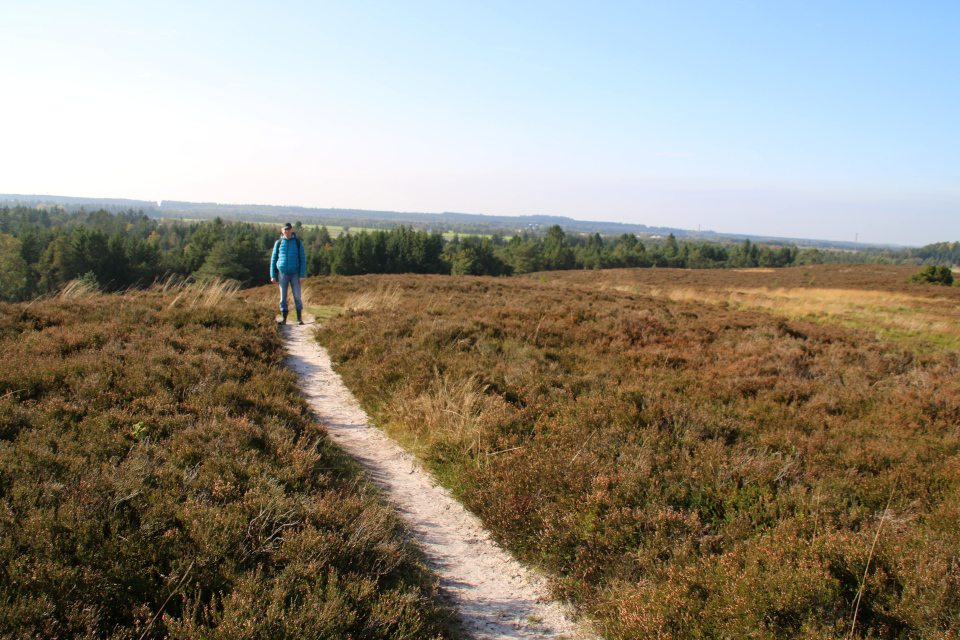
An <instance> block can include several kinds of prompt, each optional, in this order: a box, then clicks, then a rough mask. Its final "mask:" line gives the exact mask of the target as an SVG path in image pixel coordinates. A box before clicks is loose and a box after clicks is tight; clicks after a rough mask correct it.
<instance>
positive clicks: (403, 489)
mask: <svg viewBox="0 0 960 640" xmlns="http://www.w3.org/2000/svg"><path fill="white" fill-rule="evenodd" d="M305 320H307V321H308V324H307V325H306V326H297V325H288V326H286V327H284V328H283V331H284V336H285V340H286V344H287V349H288V352H289V356H288V358H287V359H286V361H285V364H286V365H287V366H288V367H289V368H290V369H292V370H293V371H295V372H296V373H297V374H298V375H299V376H300V381H301V382H300V384H301V389H302V390H303V393H304V395H305V396H306V398H307V400H308V402H309V403H310V407H311V408H312V409H313V411H314V413H315V414H316V415H317V417H319V418H320V420H322V422H323V423H324V425H325V426H326V427H327V431H328V432H329V433H330V436H331V437H332V438H333V440H334V441H335V442H336V443H337V444H339V445H340V446H341V447H343V449H344V450H345V451H347V452H348V453H349V454H350V455H351V456H353V457H354V458H355V459H356V460H357V461H359V463H360V464H361V465H363V467H364V468H365V469H366V470H367V473H368V475H369V476H370V478H371V479H372V480H373V482H374V483H376V484H377V486H379V487H380V489H381V490H382V491H383V493H384V495H385V497H386V498H387V500H388V501H389V502H390V503H391V504H393V505H394V506H395V508H396V509H397V511H398V513H399V514H400V516H401V517H402V518H403V520H404V521H405V522H406V524H407V528H408V530H409V531H410V533H411V535H412V536H413V538H414V539H415V540H416V542H417V543H418V544H419V545H420V547H421V548H422V549H423V551H424V554H425V556H426V558H427V562H428V563H429V565H430V566H431V568H432V569H433V571H434V572H436V574H437V575H438V576H439V579H440V586H441V592H442V594H443V596H444V597H445V598H447V599H448V601H449V602H450V604H451V606H452V608H453V609H455V610H456V611H457V612H458V613H459V616H460V620H461V623H462V625H463V628H464V630H465V631H466V635H467V636H468V637H471V638H476V639H477V640H488V639H490V640H494V639H496V640H501V639H513V638H524V639H532V638H570V639H582V640H586V639H594V638H596V637H597V636H595V635H593V634H591V633H589V632H588V631H586V630H585V629H584V628H581V627H578V625H576V624H574V623H573V622H572V621H571V619H570V617H569V616H568V614H567V612H566V611H565V609H564V608H562V607H561V606H560V605H558V604H557V603H555V602H553V601H551V599H550V595H549V592H548V590H547V588H546V584H545V581H544V579H543V578H542V577H541V576H539V575H537V574H536V573H535V572H533V571H531V570H530V569H527V568H526V567H524V566H522V565H521V564H519V563H518V562H517V561H516V560H514V559H513V558H512V557H511V556H510V555H509V554H507V553H506V552H504V551H503V550H502V549H500V548H499V547H498V546H497V545H496V544H494V542H493V541H492V540H491V538H490V535H489V533H488V532H487V531H486V530H485V529H484V528H483V526H482V525H481V524H480V521H479V520H478V519H477V518H476V517H475V516H474V515H473V514H471V513H469V512H468V511H467V510H466V509H464V508H463V506H462V505H460V503H459V502H457V501H456V500H454V499H453V498H452V497H451V496H450V495H449V493H448V492H447V491H446V490H445V489H444V488H443V487H441V486H439V485H438V484H437V483H436V482H435V481H434V480H433V478H432V477H431V476H430V475H429V474H428V473H427V472H426V471H424V470H423V469H422V468H421V467H420V465H419V464H417V462H416V461H415V460H414V459H413V457H412V456H411V455H410V454H409V453H407V452H406V451H404V450H403V449H402V448H401V447H400V446H399V445H398V444H397V443H396V442H394V441H393V440H391V439H390V438H388V437H387V436H385V435H384V434H383V433H382V432H381V431H379V430H378V429H376V428H375V427H372V426H371V425H370V423H369V419H368V417H367V415H366V413H365V412H364V411H363V409H361V408H360V405H359V404H358V403H357V400H356V399H355V398H354V397H353V394H351V393H350V390H349V389H347V388H346V386H344V384H343V381H342V380H341V379H340V376H339V375H338V374H337V373H336V372H335V371H333V368H332V367H331V364H330V357H329V356H328V355H327V352H326V350H325V349H323V347H321V346H320V345H319V344H317V342H316V341H315V340H313V336H312V331H311V324H312V320H313V318H308V317H307V316H305Z"/></svg>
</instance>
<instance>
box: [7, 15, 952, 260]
mask: <svg viewBox="0 0 960 640" xmlns="http://www.w3.org/2000/svg"><path fill="white" fill-rule="evenodd" d="M958 33H960V3H956V2H945V1H940V2H930V1H924V0H917V1H915V2H909V3H907V2H884V1H877V2H869V3H868V2H845V1H842V0H841V1H839V2H837V1H835V2H825V1H819V0H815V1H809V2H799V1H796V2H793V1H786V2H784V1H779V2H774V1H772V0H771V1H762V0H756V1H754V2H736V1H720V0H716V1H690V2H643V1H637V2H599V3H593V2H591V3H587V2H529V1H523V0H517V1H514V2H501V1H499V0H494V1H489V2H457V1H447V2H367V1H364V0H359V1H355V2H341V1H323V0H321V1H316V2H290V1H283V0H281V1H278V2H271V3H261V2H180V1H177V0H173V1H166V2H162V3H161V2H137V3H128V2H119V1H115V2H105V1H96V0H95V1H91V2H85V3H73V2H56V1H46V0H38V1H34V2H18V1H14V2H4V3H2V4H0V82H2V84H0V87H2V100H0V116H2V122H3V124H2V128H0V140H2V147H3V151H4V153H3V154H2V159H0V193H20V194H46V195H62V196H80V197H92V198H99V197H102V198H135V199H143V200H185V201H195V202H199V201H212V202H220V203H237V204H273V205H297V206H305V207H342V208H352V209H374V210H376V209H380V210H392V211H410V212H413V211H416V212H428V213H440V212H444V211H456V212H461V213H477V214H488V215H561V216H568V217H571V218H575V219H578V220H596V221H611V222H627V223H634V224H647V225H652V226H669V227H676V228H682V229H697V228H698V226H699V227H701V228H702V229H703V230H712V231H718V232H725V233H746V234H752V235H763V236H780V237H795V238H816V239H824V240H846V241H853V240H854V238H855V236H856V237H857V238H858V239H859V241H860V242H866V243H890V244H902V245H923V244H928V243H932V242H940V241H957V240H960V124H958V114H960V71H958V70H960V37H958V35H957V34H958Z"/></svg>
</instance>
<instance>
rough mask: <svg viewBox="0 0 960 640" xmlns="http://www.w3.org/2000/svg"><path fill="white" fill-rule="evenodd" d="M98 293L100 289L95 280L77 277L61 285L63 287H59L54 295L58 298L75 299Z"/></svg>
mask: <svg viewBox="0 0 960 640" xmlns="http://www.w3.org/2000/svg"><path fill="white" fill-rule="evenodd" d="M100 293H101V289H100V287H99V286H98V285H97V283H96V282H90V281H89V280H83V279H77V280H71V281H70V282H68V283H67V284H65V285H63V288H62V289H60V292H59V293H58V294H57V295H56V298H57V299H58V300H76V299H78V298H86V297H89V296H94V295H99V294H100Z"/></svg>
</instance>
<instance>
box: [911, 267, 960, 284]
mask: <svg viewBox="0 0 960 640" xmlns="http://www.w3.org/2000/svg"><path fill="white" fill-rule="evenodd" d="M910 282H918V283H920V284H939V285H943V286H945V287H949V286H951V285H952V284H953V272H952V271H951V270H950V267H938V266H934V265H930V266H928V267H924V268H923V269H920V271H918V272H917V273H915V274H913V275H912V276H910Z"/></svg>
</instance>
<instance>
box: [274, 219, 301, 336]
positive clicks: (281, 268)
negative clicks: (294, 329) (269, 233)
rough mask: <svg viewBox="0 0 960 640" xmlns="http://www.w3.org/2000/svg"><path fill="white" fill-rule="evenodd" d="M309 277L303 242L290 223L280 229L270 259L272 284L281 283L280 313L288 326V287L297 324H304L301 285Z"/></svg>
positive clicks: (283, 321) (282, 322) (283, 322)
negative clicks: (291, 295) (295, 312)
mask: <svg viewBox="0 0 960 640" xmlns="http://www.w3.org/2000/svg"><path fill="white" fill-rule="evenodd" d="M306 277H307V254H306V252H305V251H304V250H303V242H301V241H300V238H298V237H297V234H295V233H294V232H293V225H291V224H290V223H289V222H288V223H286V224H285V225H283V226H282V227H281V228H280V239H279V240H277V241H276V243H274V245H273V254H272V255H271V257H270V282H273V283H274V284H276V283H277V282H279V283H280V313H281V314H282V315H283V320H282V321H281V322H280V324H287V312H288V309H289V307H288V305H287V285H288V284H289V285H290V290H291V291H292V292H293V303H294V306H296V309H297V324H303V301H302V300H301V299H300V285H301V284H302V283H303V280H304V278H306Z"/></svg>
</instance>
